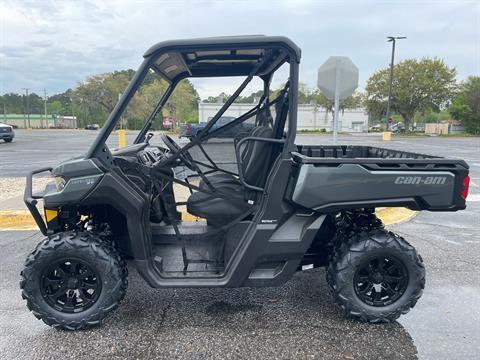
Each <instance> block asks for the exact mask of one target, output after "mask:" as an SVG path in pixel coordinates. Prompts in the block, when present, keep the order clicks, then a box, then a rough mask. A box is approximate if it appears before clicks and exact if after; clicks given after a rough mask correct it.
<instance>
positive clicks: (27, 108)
mask: <svg viewBox="0 0 480 360" xmlns="http://www.w3.org/2000/svg"><path fill="white" fill-rule="evenodd" d="M22 89H23V90H25V100H26V103H27V106H26V112H27V119H28V128H29V129H30V127H31V126H30V101H29V99H28V90H30V88H22Z"/></svg>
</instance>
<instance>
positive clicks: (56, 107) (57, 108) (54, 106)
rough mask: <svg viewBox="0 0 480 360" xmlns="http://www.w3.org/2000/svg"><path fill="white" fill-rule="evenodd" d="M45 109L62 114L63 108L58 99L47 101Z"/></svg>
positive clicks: (51, 112)
mask: <svg viewBox="0 0 480 360" xmlns="http://www.w3.org/2000/svg"><path fill="white" fill-rule="evenodd" d="M47 110H48V113H49V114H56V115H63V114H64V109H63V106H62V103H61V102H60V101H58V100H55V101H49V102H48V103H47Z"/></svg>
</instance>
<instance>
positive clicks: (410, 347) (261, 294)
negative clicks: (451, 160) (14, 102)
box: [0, 130, 480, 359]
mask: <svg viewBox="0 0 480 360" xmlns="http://www.w3.org/2000/svg"><path fill="white" fill-rule="evenodd" d="M16 133H17V137H16V138H15V140H14V142H13V143H10V144H6V143H0V177H4V178H13V177H21V176H24V175H25V174H26V173H27V172H28V171H29V170H31V169H33V168H38V167H43V166H49V165H55V164H56V163H58V162H59V161H61V160H65V159H68V158H71V157H74V156H78V155H81V154H82V153H84V152H85V151H86V150H87V149H88V147H89V145H90V144H91V143H92V141H93V139H94V138H95V136H96V135H97V132H95V131H81V130H80V131H77V130H63V131H61V130H45V131H26V130H18V131H17V132H16ZM134 136H135V134H133V133H132V134H128V135H127V143H128V142H129V141H131V140H132V139H133V138H134ZM157 138H158V136H157ZM155 139H156V137H154V138H153V140H155ZM182 141H183V140H182ZM296 142H297V143H298V144H325V143H331V139H330V137H329V136H326V135H298V136H297V141H296ZM339 142H340V143H341V144H361V145H375V146H382V147H389V148H395V149H399V150H405V151H415V152H421V153H427V154H432V155H438V156H449V157H457V158H462V159H464V160H466V161H467V162H468V163H469V165H470V167H471V173H470V176H471V180H472V181H471V187H470V197H469V201H468V203H467V205H468V208H467V210H466V211H462V212H458V213H427V212H425V213H420V214H418V216H416V217H415V218H414V219H413V220H411V221H409V222H406V223H403V224H397V225H393V226H391V229H392V230H393V231H395V232H398V233H399V234H400V235H402V236H404V237H405V238H406V239H407V240H408V241H409V242H410V243H411V244H412V245H414V246H415V247H416V248H417V249H418V251H419V253H420V254H421V255H422V257H423V259H424V261H425V264H426V269H427V285H426V289H425V292H424V295H423V297H422V298H421V299H420V300H419V302H418V304H417V306H416V307H415V308H414V309H413V310H412V311H411V312H410V313H408V314H407V315H405V316H403V317H401V318H400V319H399V321H398V322H395V323H393V324H381V325H368V324H362V323H359V322H356V321H352V320H348V319H345V318H344V317H343V315H342V314H341V312H340V311H339V310H338V309H337V307H335V306H334V304H333V301H332V298H331V296H330V295H329V293H328V291H327V286H326V283H325V276H324V270H323V269H316V270H308V271H305V272H302V273H297V274H296V275H295V276H294V278H293V279H292V280H291V281H289V282H288V283H287V284H285V285H284V286H281V287H278V288H244V289H175V290H174V289H167V290H154V289H151V288H149V287H148V285H146V284H145V283H144V281H143V280H142V279H140V278H139V277H138V276H137V274H136V273H135V270H134V269H133V268H130V270H131V271H130V272H131V275H130V276H129V288H128V292H127V296H126V298H125V300H124V302H123V303H122V305H121V307H120V308H119V309H118V310H117V311H116V312H115V313H114V315H113V316H112V317H111V318H110V319H109V320H108V321H107V322H106V323H105V324H104V325H103V326H102V327H99V328H96V329H91V330H87V331H80V332H74V333H69V332H64V331H57V330H54V329H52V328H50V327H47V326H46V325H44V324H43V323H42V322H40V321H38V320H36V319H35V317H34V316H33V315H32V314H31V313H29V312H28V310H27V309H26V307H25V304H24V302H23V301H22V299H21V296H20V291H19V287H18V281H19V271H20V269H21V267H22V263H23V261H24V259H25V256H26V255H27V254H28V253H29V252H30V251H31V250H32V248H33V247H34V246H35V244H36V243H37V242H38V241H40V239H41V238H42V237H41V234H39V233H38V232H35V231H0V249H1V252H2V254H3V256H2V260H1V261H0V356H1V357H2V358H5V359H19V358H39V359H40V358H42V359H43V358H59V357H62V358H78V357H81V356H89V357H92V358H94V357H98V358H125V357H130V358H190V359H201V358H219V359H220V358H222V359H223V358H289V359H291V358H326V359H339V358H340V359H377V358H378V359H379V358H388V359H413V358H416V357H417V356H418V357H419V358H422V359H451V358H472V357H475V356H477V354H478V352H479V351H480V345H479V342H478V334H479V333H480V325H479V324H480V310H479V307H478V302H479V301H480V201H479V200H480V195H479V194H480V188H479V185H480V139H479V138H444V137H394V138H393V140H392V141H391V142H382V141H381V139H380V135H379V134H368V135H367V134H358V135H348V136H344V135H342V136H340V141H339ZM110 145H111V146H112V147H114V146H115V145H116V138H115V137H114V138H112V139H111V142H110ZM0 191H3V189H0Z"/></svg>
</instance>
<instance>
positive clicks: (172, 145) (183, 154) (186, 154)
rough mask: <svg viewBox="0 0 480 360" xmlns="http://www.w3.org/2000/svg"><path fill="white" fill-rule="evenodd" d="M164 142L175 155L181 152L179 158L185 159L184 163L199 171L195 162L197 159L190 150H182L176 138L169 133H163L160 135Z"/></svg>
mask: <svg viewBox="0 0 480 360" xmlns="http://www.w3.org/2000/svg"><path fill="white" fill-rule="evenodd" d="M160 138H161V139H162V141H163V143H164V144H165V145H166V146H167V147H168V149H169V150H170V152H171V153H172V154H173V155H176V154H179V156H178V157H179V158H180V159H181V160H182V161H183V163H184V164H185V165H186V166H187V167H189V168H190V169H192V170H194V171H197V168H198V167H197V166H196V164H195V160H193V157H192V155H190V153H189V152H188V151H182V148H181V147H180V145H178V144H177V143H176V142H175V140H173V139H172V138H171V137H170V136H169V135H167V134H162V135H160Z"/></svg>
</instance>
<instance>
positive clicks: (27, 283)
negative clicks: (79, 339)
mask: <svg viewBox="0 0 480 360" xmlns="http://www.w3.org/2000/svg"><path fill="white" fill-rule="evenodd" d="M20 275H21V281H20V287H21V289H22V297H23V299H25V300H26V301H27V307H28V309H29V310H30V311H32V313H33V314H34V315H35V316H36V317H37V318H38V319H41V320H42V321H43V322H44V323H45V324H47V325H49V326H53V327H55V328H59V329H64V330H79V329H85V328H89V327H92V326H96V325H99V324H101V323H102V321H103V320H104V319H105V317H106V316H107V315H108V314H109V313H110V312H111V311H113V310H114V309H115V308H117V307H118V305H119V304H120V301H121V300H122V299H123V297H124V296H125V292H126V289H127V275H128V271H127V267H126V263H125V261H124V260H123V259H122V258H121V257H120V255H119V253H118V251H117V250H116V249H115V247H114V246H113V244H112V243H111V242H109V241H106V240H104V239H101V238H100V237H99V236H96V235H94V234H92V233H86V232H74V231H71V232H65V233H59V234H55V235H52V236H50V237H48V238H47V239H45V240H44V241H42V242H41V243H39V244H38V245H37V247H36V248H35V250H34V251H33V252H32V253H31V254H30V255H29V256H28V257H27V259H26V261H25V264H24V268H23V270H22V272H21V274H20Z"/></svg>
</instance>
